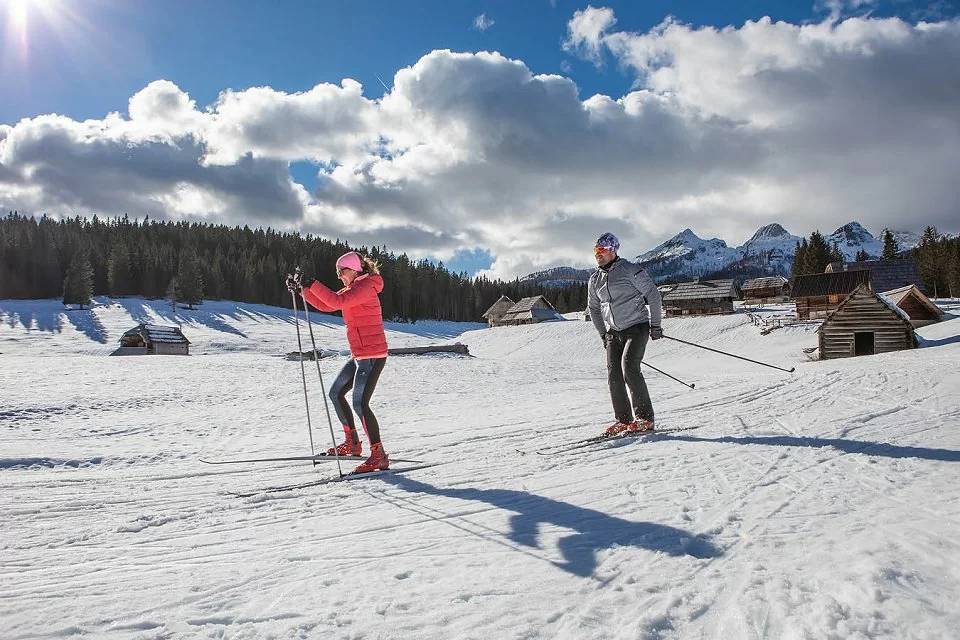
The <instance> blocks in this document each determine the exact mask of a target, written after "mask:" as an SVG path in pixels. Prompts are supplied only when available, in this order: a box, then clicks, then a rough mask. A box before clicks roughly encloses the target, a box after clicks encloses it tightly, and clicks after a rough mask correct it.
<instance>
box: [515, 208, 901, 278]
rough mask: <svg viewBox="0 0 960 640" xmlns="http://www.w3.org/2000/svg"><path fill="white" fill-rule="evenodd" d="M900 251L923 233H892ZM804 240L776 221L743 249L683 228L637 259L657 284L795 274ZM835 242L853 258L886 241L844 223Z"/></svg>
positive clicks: (564, 272)
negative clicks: (796, 262) (689, 280)
mask: <svg viewBox="0 0 960 640" xmlns="http://www.w3.org/2000/svg"><path fill="white" fill-rule="evenodd" d="M893 236H894V238H896V240H897V242H898V244H899V245H900V250H901V251H905V250H908V249H912V248H913V247H915V246H917V244H918V243H919V236H918V235H917V234H915V233H913V232H911V231H893ZM802 239H803V238H801V237H800V236H795V235H793V234H791V233H790V232H789V231H787V230H786V229H785V228H783V226H782V225H780V224H777V223H773V224H768V225H765V226H763V227H760V228H759V229H757V232H756V233H754V234H753V236H752V237H751V238H750V239H749V240H747V241H746V242H745V243H743V244H742V245H740V246H739V247H730V246H728V245H727V243H726V242H724V241H723V240H721V239H719V238H711V239H709V240H705V239H703V238H701V237H699V236H698V235H697V234H696V233H694V232H693V231H692V230H690V229H684V230H683V231H681V232H680V233H678V234H677V235H675V236H673V237H672V238H670V239H669V240H667V241H666V242H664V243H662V244H660V245H657V246H656V247H654V248H653V249H651V250H650V251H647V252H645V253H642V254H640V255H638V256H637V257H636V258H634V260H635V261H636V262H639V263H641V264H643V265H644V267H645V268H646V269H647V271H648V272H649V273H650V275H651V276H653V278H654V279H656V280H657V281H658V282H662V281H670V280H674V281H676V280H685V279H690V278H694V277H703V276H717V277H720V276H722V277H733V278H752V277H757V276H762V275H783V276H788V277H789V275H790V270H791V266H792V265H793V257H794V255H795V254H796V251H797V243H798V242H800V241H801V240H802ZM826 240H827V242H828V243H831V244H832V243H834V242H836V244H837V246H838V247H839V249H840V252H841V253H842V254H843V255H844V257H845V258H846V259H847V260H849V261H853V260H855V259H856V256H857V252H858V251H860V250H861V249H863V250H864V251H866V252H867V253H868V254H869V255H870V257H872V258H877V257H879V256H880V255H881V254H882V253H883V242H882V240H881V239H879V238H877V237H874V235H873V234H871V233H870V232H869V231H867V230H866V229H865V228H864V227H863V225H861V224H860V223H859V222H856V221H854V222H850V223H848V224H845V225H843V226H842V227H840V228H839V229H837V230H836V231H834V232H833V233H832V234H830V235H829V236H827V238H826ZM591 271H592V269H575V268H573V267H554V268H552V269H547V270H544V271H539V272H537V273H533V274H530V275H529V276H527V277H525V278H523V279H522V280H523V281H530V282H534V283H537V284H542V285H545V286H555V287H562V286H565V285H567V284H569V283H571V282H586V281H587V280H588V279H589V277H590V272H591Z"/></svg>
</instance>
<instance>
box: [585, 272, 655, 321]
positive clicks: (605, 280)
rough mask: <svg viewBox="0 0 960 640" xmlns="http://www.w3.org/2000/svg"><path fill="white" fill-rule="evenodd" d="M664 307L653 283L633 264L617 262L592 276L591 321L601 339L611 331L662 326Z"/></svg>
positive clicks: (588, 285) (588, 298)
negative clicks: (648, 325) (647, 324)
mask: <svg viewBox="0 0 960 640" xmlns="http://www.w3.org/2000/svg"><path fill="white" fill-rule="evenodd" d="M661 304H662V303H661V301H660V292H659V291H657V285H656V284H654V282H653V279H652V278H651V277H650V276H649V275H648V274H647V272H646V270H644V269H643V268H642V267H640V266H639V265H637V264H634V263H633V262H630V261H629V260H624V259H623V258H617V259H616V260H615V261H614V262H612V263H610V264H609V265H608V266H607V268H606V269H604V268H599V267H598V268H597V270H596V271H594V272H593V273H592V274H591V275H590V282H589V283H588V284H587V306H588V308H589V309H590V319H591V320H592V321H593V325H594V326H595V327H596V328H597V331H598V332H600V334H601V335H603V334H605V333H606V332H607V331H611V330H612V331H623V330H624V329H626V328H628V327H632V326H633V325H635V324H640V323H641V322H649V323H650V325H651V326H654V327H658V326H660V314H661ZM648 305H649V307H650V311H649V312H647V306H648Z"/></svg>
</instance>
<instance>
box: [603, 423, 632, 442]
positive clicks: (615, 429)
mask: <svg viewBox="0 0 960 640" xmlns="http://www.w3.org/2000/svg"><path fill="white" fill-rule="evenodd" d="M636 424H637V423H636V422H635V421H634V422H620V421H619V420H617V421H616V422H614V423H613V424H612V425H610V426H609V427H607V429H606V431H604V432H603V436H604V437H605V438H612V437H613V436H618V435H620V434H621V433H623V432H624V431H633V430H635V428H636Z"/></svg>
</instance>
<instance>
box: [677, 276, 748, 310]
mask: <svg viewBox="0 0 960 640" xmlns="http://www.w3.org/2000/svg"><path fill="white" fill-rule="evenodd" d="M738 297H739V291H738V290H737V286H736V284H734V282H733V280H696V281H694V282H681V283H679V284H677V285H676V286H674V287H673V289H671V290H670V291H668V292H667V293H665V294H663V296H662V300H663V312H664V315H666V316H667V317H671V316H702V315H714V314H719V313H733V301H734V300H736V299H737V298H738Z"/></svg>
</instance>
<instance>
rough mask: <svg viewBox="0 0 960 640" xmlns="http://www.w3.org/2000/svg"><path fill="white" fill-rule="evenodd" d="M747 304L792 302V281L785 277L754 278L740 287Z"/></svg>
mask: <svg viewBox="0 0 960 640" xmlns="http://www.w3.org/2000/svg"><path fill="white" fill-rule="evenodd" d="M740 291H741V292H742V294H743V301H744V303H745V304H771V303H775V302H788V301H789V300H790V281H789V280H787V279H786V278H784V277H783V276H771V277H769V278H754V279H753V280H747V281H746V282H744V283H743V285H742V286H741V287H740Z"/></svg>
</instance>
